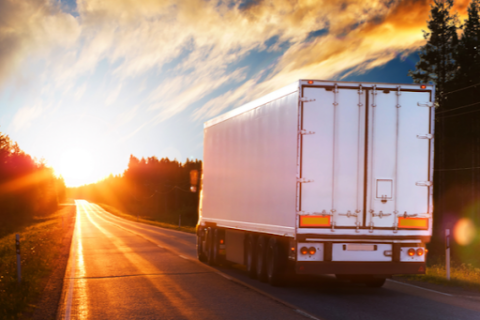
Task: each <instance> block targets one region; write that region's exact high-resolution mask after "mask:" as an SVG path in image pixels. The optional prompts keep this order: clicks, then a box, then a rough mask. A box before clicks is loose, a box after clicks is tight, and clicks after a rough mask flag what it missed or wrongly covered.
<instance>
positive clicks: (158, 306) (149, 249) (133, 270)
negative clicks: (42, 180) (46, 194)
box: [58, 201, 305, 320]
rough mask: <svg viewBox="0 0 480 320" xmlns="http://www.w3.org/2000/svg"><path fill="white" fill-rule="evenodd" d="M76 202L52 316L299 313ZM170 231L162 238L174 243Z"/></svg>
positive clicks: (187, 316) (276, 316)
mask: <svg viewBox="0 0 480 320" xmlns="http://www.w3.org/2000/svg"><path fill="white" fill-rule="evenodd" d="M76 204H77V222H76V227H75V228H76V229H75V232H74V239H73V241H72V248H71V254H70V258H69V263H68V266H67V271H66V278H65V281H64V293H63V297H62V301H61V304H60V308H59V313H58V314H59V318H61V319H302V320H303V319H305V317H304V316H302V315H300V314H299V313H298V312H296V311H295V310H292V309H291V308H287V307H285V306H282V305H279V304H278V303H276V302H275V301H273V300H271V299H269V298H267V297H265V296H263V295H261V294H259V293H257V292H255V291H252V290H249V289H247V288H245V287H242V286H239V285H237V284H235V283H234V282H232V281H229V280H227V279H225V278H224V277H221V276H219V275H218V274H217V273H215V270H214V269H212V268H209V267H206V266H203V265H201V264H199V263H197V262H196V261H192V260H189V259H185V258H182V257H180V256H179V253H180V252H178V251H176V252H174V251H170V250H167V249H165V248H163V247H160V246H159V245H161V244H162V242H160V241H152V240H150V239H148V238H147V237H143V236H141V235H140V234H139V231H141V229H139V228H138V227H137V226H136V224H135V223H131V222H124V221H122V224H123V225H124V226H126V227H128V228H131V229H134V230H135V233H132V232H131V231H129V230H127V229H126V228H124V227H120V226H119V225H117V224H114V223H112V222H111V220H112V219H111V218H110V219H106V214H105V213H102V210H101V209H100V208H99V207H97V206H95V205H92V204H89V203H88V202H86V201H76ZM115 220H117V221H118V219H115ZM117 223H118V222H117ZM137 233H138V234H137ZM169 237H170V238H169ZM171 237H172V236H169V235H165V236H163V237H161V238H164V239H167V240H168V241H170V242H171V243H174V242H175V241H173V240H172V239H173V238H171ZM178 243H182V244H183V245H185V246H186V245H187V244H189V245H191V244H190V243H188V242H186V241H185V240H180V241H179V242H178Z"/></svg>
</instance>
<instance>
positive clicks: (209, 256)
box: [205, 227, 213, 265]
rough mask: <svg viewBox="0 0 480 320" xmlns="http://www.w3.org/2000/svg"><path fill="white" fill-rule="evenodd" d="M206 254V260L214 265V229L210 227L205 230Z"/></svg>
mask: <svg viewBox="0 0 480 320" xmlns="http://www.w3.org/2000/svg"><path fill="white" fill-rule="evenodd" d="M205 233H206V234H205V256H206V262H207V263H208V264H209V265H213V239H212V238H213V230H212V228H210V227H208V228H207V229H206V230H205Z"/></svg>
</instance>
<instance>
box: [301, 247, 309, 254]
mask: <svg viewBox="0 0 480 320" xmlns="http://www.w3.org/2000/svg"><path fill="white" fill-rule="evenodd" d="M300 253H301V254H303V255H305V254H307V253H308V249H307V247H302V249H300Z"/></svg>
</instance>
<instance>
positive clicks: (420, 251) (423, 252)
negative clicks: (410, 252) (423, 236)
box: [417, 248, 425, 257]
mask: <svg viewBox="0 0 480 320" xmlns="http://www.w3.org/2000/svg"><path fill="white" fill-rule="evenodd" d="M424 254H425V251H424V250H423V248H418V249H417V256H419V257H421V256H423V255H424Z"/></svg>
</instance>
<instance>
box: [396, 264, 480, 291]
mask: <svg viewBox="0 0 480 320" xmlns="http://www.w3.org/2000/svg"><path fill="white" fill-rule="evenodd" d="M446 274H447V273H446V269H445V262H438V261H436V262H433V263H432V264H430V265H429V266H427V270H426V273H425V274H419V275H403V276H399V277H396V278H403V279H405V280H413V281H423V282H429V283H433V284H438V285H444V286H451V287H461V288H464V289H469V290H475V291H480V268H477V267H475V266H473V265H472V264H468V263H456V262H452V263H451V264H450V280H447V278H446Z"/></svg>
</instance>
